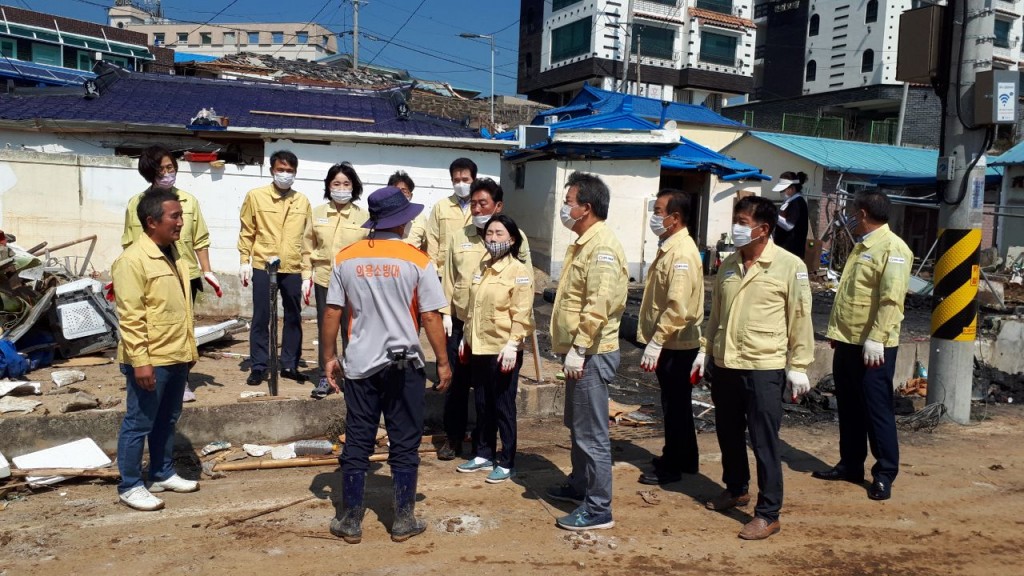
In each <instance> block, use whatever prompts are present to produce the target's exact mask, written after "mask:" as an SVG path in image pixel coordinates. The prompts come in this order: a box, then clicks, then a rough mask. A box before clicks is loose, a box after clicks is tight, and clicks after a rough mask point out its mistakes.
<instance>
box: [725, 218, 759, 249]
mask: <svg viewBox="0 0 1024 576" xmlns="http://www.w3.org/2000/svg"><path fill="white" fill-rule="evenodd" d="M751 234H753V229H752V228H751V227H750V226H744V225H742V224H733V225H732V243H733V244H734V245H735V246H736V247H737V248H743V247H744V246H746V245H747V244H750V243H751V242H753V241H754V240H760V239H761V238H763V236H758V237H757V238H751V237H750V236H751Z"/></svg>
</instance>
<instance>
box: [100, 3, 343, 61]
mask: <svg viewBox="0 0 1024 576" xmlns="http://www.w3.org/2000/svg"><path fill="white" fill-rule="evenodd" d="M107 17H108V19H109V21H110V25H111V26H116V27H118V28H122V29H125V30H131V31H134V32H139V33H142V34H145V35H146V37H147V38H148V39H149V42H150V43H151V44H153V45H156V46H166V47H168V48H171V49H173V50H176V51H181V52H188V53H190V54H203V55H207V56H215V57H220V56H224V55H225V54H237V53H239V52H253V53H256V54H266V55H270V56H276V57H279V58H284V59H286V60H301V61H305V62H312V61H314V60H318V59H320V58H324V57H326V56H331V55H333V54H337V52H338V39H337V36H336V35H335V33H334V32H331V31H330V30H328V29H327V28H324V27H323V26H320V25H319V24H314V23H309V22H274V23H252V22H246V23H240V24H194V23H189V22H175V21H173V20H168V19H166V18H164V17H163V15H162V13H161V12H160V11H159V10H158V9H157V10H153V9H150V10H146V9H144V8H142V7H139V6H138V5H136V4H135V3H133V2H132V0H117V3H116V5H115V6H113V7H111V8H110V9H109V10H108V11H107Z"/></svg>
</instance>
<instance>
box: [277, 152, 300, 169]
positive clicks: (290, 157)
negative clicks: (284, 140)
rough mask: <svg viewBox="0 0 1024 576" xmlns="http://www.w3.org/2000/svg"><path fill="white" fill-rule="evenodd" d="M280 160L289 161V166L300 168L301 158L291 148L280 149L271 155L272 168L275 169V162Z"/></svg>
mask: <svg viewBox="0 0 1024 576" xmlns="http://www.w3.org/2000/svg"><path fill="white" fill-rule="evenodd" d="M278 160H280V161H281V162H287V163H288V165H289V166H291V167H292V168H294V169H296V170H298V169H299V158H298V157H297V156H296V155H295V153H293V152H292V151H291V150H278V151H277V152H274V153H273V154H271V155H270V168H271V170H273V168H274V164H275V163H277V161H278Z"/></svg>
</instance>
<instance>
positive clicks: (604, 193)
mask: <svg viewBox="0 0 1024 576" xmlns="http://www.w3.org/2000/svg"><path fill="white" fill-rule="evenodd" d="M573 186H575V187H576V204H577V205H583V204H590V209H591V210H593V211H594V215H595V216H597V217H598V218H600V219H601V220H606V219H607V218H608V203H609V199H610V197H611V192H610V191H609V190H608V185H607V184H605V183H604V181H603V180H601V179H600V178H598V177H597V176H595V175H593V174H587V173H586V172H573V173H572V174H570V175H569V179H568V180H567V181H566V182H565V187H566V188H571V187H573Z"/></svg>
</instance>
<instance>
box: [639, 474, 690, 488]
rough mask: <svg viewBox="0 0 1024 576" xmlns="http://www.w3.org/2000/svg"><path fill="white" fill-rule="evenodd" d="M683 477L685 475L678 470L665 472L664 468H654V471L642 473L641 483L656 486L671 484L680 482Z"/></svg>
mask: <svg viewBox="0 0 1024 576" xmlns="http://www.w3.org/2000/svg"><path fill="white" fill-rule="evenodd" d="M682 479H683V475H682V474H680V473H678V472H676V473H672V472H665V471H663V470H654V471H653V472H644V473H643V474H641V475H640V480H638V482H640V483H641V484H647V485H650V486H656V485H658V484H671V483H672V482H679V481H680V480H682Z"/></svg>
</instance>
